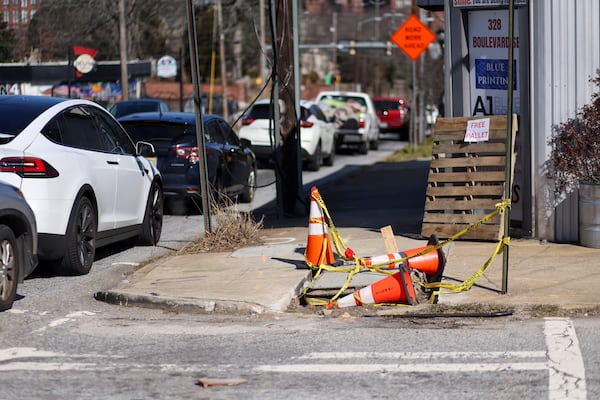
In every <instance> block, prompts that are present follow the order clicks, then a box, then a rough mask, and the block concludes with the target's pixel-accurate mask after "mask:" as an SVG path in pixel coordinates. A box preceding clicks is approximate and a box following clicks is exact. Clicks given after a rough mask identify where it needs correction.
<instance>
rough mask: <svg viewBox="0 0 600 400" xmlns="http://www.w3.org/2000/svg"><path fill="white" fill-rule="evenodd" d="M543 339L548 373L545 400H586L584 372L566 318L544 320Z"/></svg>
mask: <svg viewBox="0 0 600 400" xmlns="http://www.w3.org/2000/svg"><path fill="white" fill-rule="evenodd" d="M544 335H545V336H546V348H547V349H548V364H549V366H548V369H549V373H550V380H549V385H548V386H549V396H548V399H549V400H555V399H557V400H558V399H578V400H584V399H586V398H587V390H586V385H585V368H584V365H583V357H582V356H581V350H580V349H579V340H578V339H577V335H576V334H575V328H574V327H573V323H572V322H571V320H570V319H568V318H546V324H545V326H544Z"/></svg>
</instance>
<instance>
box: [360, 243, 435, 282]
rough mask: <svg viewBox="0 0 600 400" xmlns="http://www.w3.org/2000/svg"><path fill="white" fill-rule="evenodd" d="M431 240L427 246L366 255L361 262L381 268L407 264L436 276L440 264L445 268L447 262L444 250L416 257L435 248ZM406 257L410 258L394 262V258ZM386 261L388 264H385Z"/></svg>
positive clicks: (367, 265)
mask: <svg viewBox="0 0 600 400" xmlns="http://www.w3.org/2000/svg"><path fill="white" fill-rule="evenodd" d="M431 242H432V239H430V240H429V242H428V245H427V246H424V247H417V248H414V249H410V250H405V251H403V252H399V253H388V254H384V255H380V256H374V257H365V258H363V259H362V260H361V264H362V265H364V266H366V267H370V266H373V265H378V266H380V268H382V267H383V268H388V269H395V268H398V267H399V266H400V265H407V266H408V267H409V268H413V269H416V270H418V271H421V272H423V273H425V275H427V276H434V275H436V274H437V273H438V272H439V269H440V266H441V268H443V264H444V263H445V257H444V253H443V252H442V250H441V249H438V250H437V251H430V252H429V253H426V254H422V255H420V256H416V257H415V255H416V254H419V253H421V252H424V251H426V250H428V249H431V248H433V247H434V243H431ZM435 244H437V243H435ZM411 257H412V258H411ZM404 258H408V260H406V262H401V261H399V262H393V261H394V260H401V259H404ZM386 263H388V264H387V265H385V264H386Z"/></svg>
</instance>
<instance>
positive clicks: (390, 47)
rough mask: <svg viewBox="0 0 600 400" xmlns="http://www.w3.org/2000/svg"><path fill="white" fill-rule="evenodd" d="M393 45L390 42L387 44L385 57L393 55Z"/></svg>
mask: <svg viewBox="0 0 600 400" xmlns="http://www.w3.org/2000/svg"><path fill="white" fill-rule="evenodd" d="M392 45H393V43H392V42H390V41H389V40H388V41H387V43H386V44H385V55H386V56H388V57H389V56H391V55H392Z"/></svg>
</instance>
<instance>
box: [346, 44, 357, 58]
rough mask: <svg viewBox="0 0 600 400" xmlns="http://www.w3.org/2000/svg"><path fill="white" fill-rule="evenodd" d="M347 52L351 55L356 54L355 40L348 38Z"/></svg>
mask: <svg viewBox="0 0 600 400" xmlns="http://www.w3.org/2000/svg"><path fill="white" fill-rule="evenodd" d="M348 53H349V54H350V55H351V56H354V55H356V40H350V41H349V42H348Z"/></svg>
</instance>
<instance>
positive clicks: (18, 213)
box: [0, 182, 38, 311]
mask: <svg viewBox="0 0 600 400" xmlns="http://www.w3.org/2000/svg"><path fill="white" fill-rule="evenodd" d="M0 204H1V206H0V311H5V310H8V309H9V308H11V307H12V305H13V302H14V301H15V297H16V295H17V285H18V284H19V283H20V282H23V279H25V277H26V276H27V275H29V274H31V272H33V270H34V269H35V267H36V266H37V263H38V259H37V230H36V223H35V216H34V215H33V211H32V210H31V208H29V205H28V204H27V202H26V201H25V199H24V198H23V194H22V193H21V191H20V190H19V189H17V188H16V187H14V186H12V185H8V184H6V183H3V182H0Z"/></svg>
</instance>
